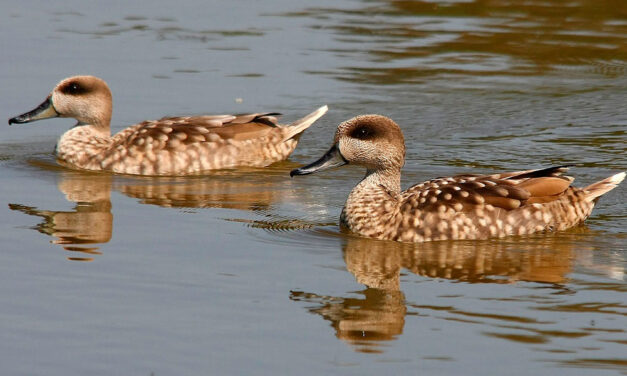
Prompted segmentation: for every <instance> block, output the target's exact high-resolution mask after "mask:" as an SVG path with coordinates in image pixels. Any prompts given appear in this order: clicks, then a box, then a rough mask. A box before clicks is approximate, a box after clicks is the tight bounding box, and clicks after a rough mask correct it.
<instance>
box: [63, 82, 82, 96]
mask: <svg viewBox="0 0 627 376" xmlns="http://www.w3.org/2000/svg"><path fill="white" fill-rule="evenodd" d="M88 91H89V90H88V89H87V88H86V87H84V86H83V85H81V84H80V83H78V82H75V81H70V82H68V83H67V84H65V85H63V87H62V88H61V92H62V93H64V94H69V95H81V94H85V93H87V92H88Z"/></svg>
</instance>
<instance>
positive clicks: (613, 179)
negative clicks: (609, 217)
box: [584, 172, 625, 202]
mask: <svg viewBox="0 0 627 376" xmlns="http://www.w3.org/2000/svg"><path fill="white" fill-rule="evenodd" d="M623 179H625V172H621V173H618V174H616V175H612V176H610V177H609V178H607V179H603V180H601V181H598V182H596V183H592V184H590V185H589V186H587V187H585V188H584V191H586V200H587V201H595V202H596V200H598V199H599V197H601V196H603V195H604V194H606V193H607V192H609V191H611V190H612V189H614V188H616V187H617V186H618V184H620V182H621V181H623Z"/></svg>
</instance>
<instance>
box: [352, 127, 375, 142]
mask: <svg viewBox="0 0 627 376" xmlns="http://www.w3.org/2000/svg"><path fill="white" fill-rule="evenodd" d="M351 136H352V137H353V138H357V139H359V140H367V139H369V138H372V136H374V132H373V131H372V129H371V128H369V127H359V128H356V129H355V130H354V131H353V132H352V133H351Z"/></svg>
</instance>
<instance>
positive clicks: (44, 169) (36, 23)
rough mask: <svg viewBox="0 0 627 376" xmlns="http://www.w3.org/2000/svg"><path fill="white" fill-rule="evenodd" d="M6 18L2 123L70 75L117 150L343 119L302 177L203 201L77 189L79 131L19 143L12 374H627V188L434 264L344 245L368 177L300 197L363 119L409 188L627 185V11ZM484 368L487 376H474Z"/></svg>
mask: <svg viewBox="0 0 627 376" xmlns="http://www.w3.org/2000/svg"><path fill="white" fill-rule="evenodd" d="M312 4H313V3H311V2H310V3H309V4H308V3H306V2H304V1H302V2H294V1H285V0H284V1H273V2H256V1H252V0H243V1H235V2H229V3H226V2H206V1H193V0H183V1H181V2H178V3H176V4H174V3H171V2H165V1H155V2H134V3H130V4H129V2H121V1H120V2H106V3H104V2H101V3H96V2H84V1H77V0H73V1H64V2H62V3H57V2H48V3H42V2H35V1H21V2H12V3H11V4H8V3H4V4H2V5H0V14H1V15H0V21H1V22H0V47H1V49H2V51H3V52H2V55H1V57H0V83H1V85H0V87H1V89H0V113H1V114H3V116H4V119H8V118H9V117H11V116H14V115H17V114H20V113H22V112H24V111H27V110H30V109H32V108H34V107H35V106H36V105H38V104H39V103H40V102H41V101H42V100H43V99H44V98H45V96H46V95H47V94H48V92H49V91H50V90H51V89H52V87H53V86H54V85H55V84H56V82H58V81H59V80H61V79H62V78H64V77H67V76H71V75H74V74H93V75H97V76H100V77H102V78H104V79H105V80H106V81H107V82H108V83H109V85H110V86H111V89H112V91H113V94H114V115H113V128H114V130H119V129H121V128H123V127H125V126H127V125H130V124H133V123H135V122H138V121H141V120H144V119H154V118H158V117H161V116H164V115H180V114H188V113H193V114H200V113H230V112H248V111H280V112H282V113H284V117H283V119H284V120H285V121H290V120H292V119H296V118H299V117H300V116H302V115H303V114H305V113H307V112H309V111H311V110H313V109H315V108H317V107H318V106H320V105H322V104H329V106H330V108H331V110H330V111H329V113H328V114H327V115H325V117H323V118H322V119H321V120H320V121H319V122H317V123H316V124H315V125H314V126H313V127H312V128H311V129H310V130H308V131H307V132H306V133H305V135H304V136H303V138H302V141H301V144H300V145H299V147H298V149H297V150H296V152H295V153H294V155H293V156H292V157H291V158H290V160H289V161H286V162H282V163H279V164H276V165H273V166H271V167H269V168H267V169H250V170H240V171H223V172H217V173H214V174H211V175H208V176H201V177H192V178H134V177H128V176H114V175H109V174H92V173H83V172H77V171H71V170H67V169H64V168H61V167H59V166H58V165H57V164H56V163H55V161H54V158H53V157H52V156H51V151H52V149H53V147H54V144H55V141H56V139H57V137H58V136H59V135H60V134H61V133H62V132H63V131H64V130H66V129H67V128H68V127H69V126H70V125H71V124H72V121H71V120H68V119H54V120H49V121H46V122H38V123H34V124H29V125H21V126H12V127H8V126H7V125H5V126H4V128H3V132H2V136H0V181H1V182H0V197H1V200H0V201H2V205H0V242H1V244H2V247H1V250H0V303H1V305H0V307H1V308H0V371H1V372H0V373H2V374H3V375H82V374H90V375H112V374H114V375H151V374H154V375H201V374H311V375H319V374H337V373H342V374H344V373H346V374H373V375H374V374H390V372H394V373H396V374H399V373H402V374H427V373H428V374H434V375H453V374H454V375H457V374H460V373H461V374H465V373H468V372H471V373H473V374H510V375H528V374H536V375H605V374H608V375H615V374H627V333H626V331H627V303H626V301H627V283H626V277H625V271H626V267H627V215H626V214H625V213H627V204H626V203H625V201H626V200H625V198H626V192H627V185H626V184H623V185H622V186H621V187H619V188H618V189H615V190H614V191H612V192H611V193H610V194H608V195H607V196H606V197H604V198H603V199H602V200H601V201H600V202H599V205H598V206H597V208H596V210H595V212H594V214H593V216H592V217H591V218H590V220H589V221H588V222H587V226H585V227H580V228H577V229H573V230H571V231H567V232H564V233H559V234H552V235H538V236H533V237H524V238H507V239H502V240H492V241H481V242H480V241H477V242H464V241H459V242H434V243H428V244H421V245H409V244H397V243H391V242H381V241H373V240H368V239H361V238H358V237H354V236H350V235H347V234H342V233H340V232H339V229H338V227H337V224H336V223H337V219H338V216H339V212H340V210H341V208H342V205H343V203H344V200H345V198H346V196H347V194H348V192H349V191H350V189H351V187H352V186H353V185H354V184H355V183H356V182H357V181H358V180H359V178H360V177H361V176H362V175H363V171H361V170H360V169H358V168H355V167H346V168H344V169H341V170H336V171H329V172H325V173H322V174H319V175H315V176H309V177H303V178H298V179H290V178H289V176H288V172H289V170H290V169H292V168H294V167H296V166H299V165H300V164H302V163H305V162H311V161H312V160H314V159H316V158H317V157H318V156H320V155H321V154H322V153H323V152H324V151H325V150H326V149H327V147H328V146H329V145H330V141H331V138H332V134H333V132H334V130H335V127H336V125H337V124H338V122H340V121H342V120H345V119H347V118H350V117H352V116H354V115H357V114H360V113H375V112H376V113H381V114H385V115H387V116H390V117H392V118H393V119H395V120H396V121H397V122H398V123H399V124H401V126H402V128H403V129H404V131H405V136H406V141H407V147H408V154H407V162H406V165H405V169H404V177H403V183H404V186H408V185H410V184H411V183H414V182H418V181H421V180H425V179H427V178H430V177H435V176H442V175H446V174H453V173H461V172H488V171H493V170H508V169H511V170H514V169H525V168H535V167H544V166H550V165H554V164H566V163H567V164H574V165H576V167H575V168H573V170H572V174H573V175H574V176H576V177H577V184H578V185H585V184H588V183H591V182H593V181H595V180H599V179H601V178H605V177H607V176H609V175H611V174H613V173H616V172H619V171H621V170H625V169H627V160H626V155H627V143H626V141H627V116H626V115H625V103H627V89H626V88H627V37H626V35H627V6H626V5H625V2H624V1H623V0H603V1H602V0H575V1H570V2H562V1H558V0H543V1H536V0H531V1H525V2H507V1H497V0H492V1H489V0H475V1H473V0H467V1H428V2H422V1H415V2H411V1H388V2H386V1H356V0H342V1H318V2H315V6H314V5H312ZM469 370H472V371H469Z"/></svg>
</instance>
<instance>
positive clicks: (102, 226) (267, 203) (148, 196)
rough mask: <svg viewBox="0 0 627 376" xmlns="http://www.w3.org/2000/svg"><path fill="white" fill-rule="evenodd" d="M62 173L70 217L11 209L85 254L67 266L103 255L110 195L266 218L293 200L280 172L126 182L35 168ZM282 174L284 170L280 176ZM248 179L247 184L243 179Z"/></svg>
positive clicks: (109, 228)
mask: <svg viewBox="0 0 627 376" xmlns="http://www.w3.org/2000/svg"><path fill="white" fill-rule="evenodd" d="M34 164H35V165H38V166H39V167H41V168H44V169H47V170H53V171H57V172H58V179H59V180H58V184H57V188H58V189H59V191H60V192H61V193H63V194H64V195H65V198H66V200H67V201H69V202H73V203H75V204H76V205H75V207H74V208H73V210H71V211H53V210H44V209H38V208H36V207H33V206H30V205H27V204H19V203H11V204H9V208H10V209H12V210H16V211H21V212H23V213H24V214H28V215H32V216H37V217H41V218H43V221H42V222H41V223H39V224H38V225H36V226H35V227H34V229H35V230H37V231H39V232H41V233H43V234H46V235H50V236H52V237H54V238H56V239H55V240H53V241H52V243H54V244H59V245H61V247H62V248H63V249H65V250H66V251H70V252H81V253H84V254H86V255H85V256H74V255H73V256H71V257H68V259H69V260H74V261H92V260H93V255H98V254H101V252H100V251H98V249H99V247H98V246H95V244H104V243H107V242H109V241H110V240H111V238H112V234H113V213H112V210H111V209H112V205H111V191H112V190H114V191H118V192H120V193H123V194H124V195H126V196H128V197H132V198H135V199H138V200H139V202H140V203H142V204H148V205H157V206H161V207H169V208H228V209H237V210H248V211H255V212H260V213H262V214H263V213H264V212H265V211H267V210H270V209H271V207H272V205H273V204H275V203H278V202H280V201H282V200H283V199H285V198H287V197H289V195H287V194H286V191H285V184H284V183H282V182H280V180H283V179H278V180H276V179H273V177H274V176H281V175H282V174H281V173H280V172H276V171H273V170H271V169H270V170H268V171H265V172H263V173H262V172H260V171H259V170H255V171H247V170H242V171H237V172H221V173H217V174H215V175H212V176H198V177H186V178H180V177H145V178H144V177H138V178H135V177H133V178H131V177H122V176H115V175H110V174H104V173H103V174H100V173H86V172H80V171H71V170H66V169H64V168H61V167H59V166H56V165H48V164H47V163H41V162H34ZM280 171H281V172H283V170H280ZM245 175H247V176H246V178H245V179H244V178H242V177H244V176H245Z"/></svg>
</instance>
